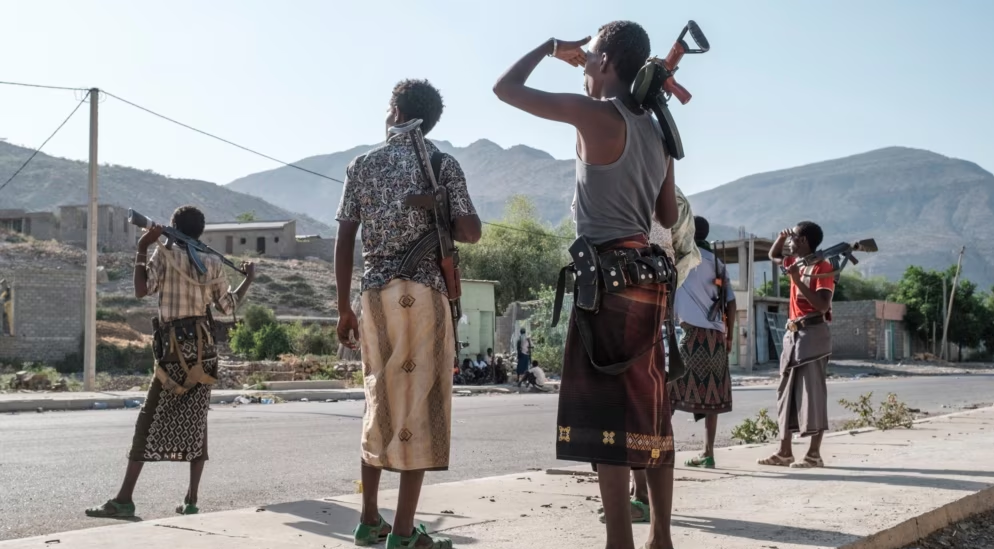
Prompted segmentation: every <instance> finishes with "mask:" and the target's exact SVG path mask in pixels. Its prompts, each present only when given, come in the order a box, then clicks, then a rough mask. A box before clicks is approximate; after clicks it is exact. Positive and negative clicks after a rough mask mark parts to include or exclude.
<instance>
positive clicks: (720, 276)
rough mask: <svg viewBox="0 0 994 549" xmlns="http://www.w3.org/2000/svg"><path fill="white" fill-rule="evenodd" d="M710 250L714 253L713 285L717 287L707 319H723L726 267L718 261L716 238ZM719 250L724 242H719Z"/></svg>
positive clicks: (726, 299) (725, 295)
mask: <svg viewBox="0 0 994 549" xmlns="http://www.w3.org/2000/svg"><path fill="white" fill-rule="evenodd" d="M711 250H712V251H711V253H712V254H713V255H714V285H715V286H717V287H718V295H717V296H716V297H715V298H714V301H713V302H712V303H711V308H710V309H708V320H710V321H712V322H716V321H718V320H722V321H724V320H725V307H726V306H727V305H728V288H726V287H725V275H726V274H727V273H728V267H726V266H725V264H724V263H723V262H719V261H718V253H717V252H718V241H717V240H715V241H714V242H712V243H711ZM721 251H722V252H724V251H725V243H724V242H722V243H721ZM721 255H722V256H724V255H725V254H724V253H722V254H721ZM719 267H720V269H719Z"/></svg>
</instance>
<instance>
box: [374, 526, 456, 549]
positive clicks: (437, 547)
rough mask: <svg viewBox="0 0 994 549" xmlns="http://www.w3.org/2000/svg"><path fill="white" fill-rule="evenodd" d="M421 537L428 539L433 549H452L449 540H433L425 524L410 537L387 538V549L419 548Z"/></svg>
mask: <svg viewBox="0 0 994 549" xmlns="http://www.w3.org/2000/svg"><path fill="white" fill-rule="evenodd" d="M421 536H424V537H426V538H428V540H429V541H431V545H429V546H428V547H430V548H431V549H452V540H450V539H449V538H442V537H438V538H433V537H431V536H429V535H428V528H426V527H425V525H424V524H421V525H419V526H418V527H417V528H415V529H414V532H413V533H412V534H411V536H410V537H406V538H404V537H401V536H398V535H395V534H393V533H391V534H390V535H388V536H387V549H413V548H416V547H417V546H418V540H419V539H421Z"/></svg>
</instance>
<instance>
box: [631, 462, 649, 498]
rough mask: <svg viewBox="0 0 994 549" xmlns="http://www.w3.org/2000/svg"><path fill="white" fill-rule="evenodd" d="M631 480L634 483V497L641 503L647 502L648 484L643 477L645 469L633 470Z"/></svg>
mask: <svg viewBox="0 0 994 549" xmlns="http://www.w3.org/2000/svg"><path fill="white" fill-rule="evenodd" d="M632 480H633V481H634V483H633V484H634V485H635V494H634V495H635V499H637V500H639V501H641V502H642V503H644V504H646V505H648V504H649V484H648V482H646V479H645V469H639V470H633V471H632Z"/></svg>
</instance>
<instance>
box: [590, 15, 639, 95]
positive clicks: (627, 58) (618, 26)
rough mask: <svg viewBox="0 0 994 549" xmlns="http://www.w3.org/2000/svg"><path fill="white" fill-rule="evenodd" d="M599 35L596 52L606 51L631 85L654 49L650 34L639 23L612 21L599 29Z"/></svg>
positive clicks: (619, 75)
mask: <svg viewBox="0 0 994 549" xmlns="http://www.w3.org/2000/svg"><path fill="white" fill-rule="evenodd" d="M597 35H598V36H599V37H600V39H599V40H598V41H597V52H596V53H606V54H607V58H608V60H609V61H610V62H611V63H612V64H613V65H614V70H615V72H617V73H618V77H619V78H621V81H622V82H624V83H626V84H629V85H631V83H632V82H635V76H636V75H637V74H638V72H639V69H641V68H642V65H645V62H646V60H647V59H649V55H650V53H651V51H652V49H651V44H650V42H649V34H648V33H646V32H645V29H643V28H642V26H641V25H639V24H638V23H634V22H632V21H612V22H610V23H608V24H606V25H604V26H603V27H601V28H600V29H598V31H597Z"/></svg>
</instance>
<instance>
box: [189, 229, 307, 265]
mask: <svg viewBox="0 0 994 549" xmlns="http://www.w3.org/2000/svg"><path fill="white" fill-rule="evenodd" d="M200 240H202V241H203V242H204V244H207V245H208V246H210V247H211V248H214V249H215V250H217V251H219V252H221V253H223V254H225V255H228V254H231V255H244V254H247V253H255V254H258V255H261V256H266V257H278V258H292V257H297V222H296V221H293V220H288V221H246V222H238V221H231V222H225V223H208V224H207V226H206V227H205V228H204V234H203V236H202V237H200Z"/></svg>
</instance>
